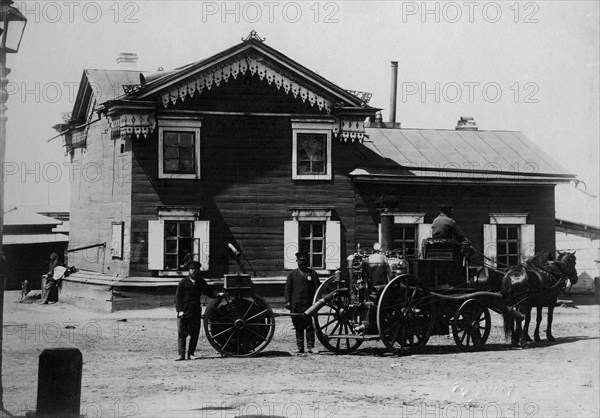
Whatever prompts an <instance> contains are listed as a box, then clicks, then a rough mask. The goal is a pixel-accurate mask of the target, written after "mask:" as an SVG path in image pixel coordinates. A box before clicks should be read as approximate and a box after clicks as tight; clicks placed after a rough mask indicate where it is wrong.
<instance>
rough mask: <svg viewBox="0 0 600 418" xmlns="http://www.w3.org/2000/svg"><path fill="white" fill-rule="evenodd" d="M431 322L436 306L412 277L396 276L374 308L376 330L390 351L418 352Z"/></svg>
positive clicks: (431, 325)
mask: <svg viewBox="0 0 600 418" xmlns="http://www.w3.org/2000/svg"><path fill="white" fill-rule="evenodd" d="M434 321H435V304H434V303H433V301H432V299H431V296H429V292H428V291H427V289H425V288H424V286H423V285H422V284H421V282H420V281H419V280H418V279H417V278H416V277H415V276H411V275H408V274H405V275H401V276H398V277H396V278H394V279H393V280H392V281H391V282H390V283H388V285H387V286H386V287H385V288H384V289H383V292H382V293H381V296H380V298H379V304H378V307H377V328H378V329H379V336H380V337H381V340H382V341H383V343H384V344H385V346H386V347H387V348H388V350H390V351H391V352H393V353H395V354H397V355H408V354H414V353H417V352H419V351H420V350H421V349H422V348H423V347H425V344H427V341H428V340H429V337H430V336H431V331H432V329H433V325H434Z"/></svg>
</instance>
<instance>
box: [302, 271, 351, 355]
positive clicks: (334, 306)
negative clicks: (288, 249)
mask: <svg viewBox="0 0 600 418" xmlns="http://www.w3.org/2000/svg"><path fill="white" fill-rule="evenodd" d="M340 288H341V289H342V290H341V291H339V292H338V293H336V294H335V296H334V297H333V298H332V299H331V300H330V301H329V302H327V303H326V304H325V305H324V306H322V307H321V308H320V309H319V310H318V311H317V312H316V313H315V314H314V315H313V324H314V327H315V334H316V335H317V338H318V339H319V341H320V342H321V344H323V347H325V348H326V349H327V350H329V351H333V352H334V353H338V354H345V353H350V352H352V351H354V350H356V349H357V348H358V347H359V346H360V345H361V344H362V342H363V341H362V340H361V339H358V338H356V336H358V335H359V334H358V333H357V332H355V331H354V327H355V326H356V322H355V321H354V322H353V321H351V320H352V319H353V318H352V315H351V312H350V310H349V305H350V293H349V291H348V289H347V287H346V285H345V283H344V282H341V283H338V282H337V281H336V277H330V278H329V279H327V280H325V282H323V284H321V286H319V288H318V289H317V292H316V293H315V298H314V300H313V303H316V302H317V301H318V300H319V299H321V298H322V297H323V296H324V295H328V294H331V292H334V291H336V290H338V289H340ZM344 289H345V290H344ZM354 319H356V318H354ZM347 336H352V337H351V338H344V337H347Z"/></svg>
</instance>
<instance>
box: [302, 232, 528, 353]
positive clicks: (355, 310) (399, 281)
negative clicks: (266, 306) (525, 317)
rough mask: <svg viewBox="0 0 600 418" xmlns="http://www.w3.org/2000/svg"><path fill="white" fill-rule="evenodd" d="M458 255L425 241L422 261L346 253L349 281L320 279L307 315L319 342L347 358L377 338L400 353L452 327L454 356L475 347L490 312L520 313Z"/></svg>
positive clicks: (451, 247) (454, 248)
mask: <svg viewBox="0 0 600 418" xmlns="http://www.w3.org/2000/svg"><path fill="white" fill-rule="evenodd" d="M464 250H465V249H464V248H461V247H460V246H459V245H458V244H456V243H451V242H440V241H438V242H435V241H430V242H429V243H427V245H426V246H425V248H424V251H423V258H417V257H406V256H404V255H403V254H399V253H397V252H396V253H394V252H393V251H392V252H388V253H387V254H383V253H378V252H375V253H373V254H364V253H356V254H353V255H351V256H350V257H348V264H349V266H348V269H349V274H348V277H347V278H342V277H332V278H329V279H328V280H326V281H325V282H324V283H323V284H322V285H321V287H320V288H319V289H318V291H317V295H316V296H315V304H314V305H313V307H312V308H311V309H309V311H307V313H308V314H310V315H313V316H314V322H315V330H316V333H317V337H318V338H319V341H321V343H322V344H323V345H324V346H325V347H326V348H327V349H328V350H331V351H334V352H336V353H348V352H351V351H354V350H356V349H357V348H358V347H359V346H360V345H361V344H362V343H363V341H369V340H381V341H383V343H384V344H385V346H386V347H387V348H388V349H389V350H390V351H391V352H393V353H395V354H398V355H406V354H413V353H416V352H418V351H419V350H421V349H422V348H423V347H424V346H425V345H426V344H427V341H428V340H429V337H430V336H432V335H447V334H448V333H449V331H450V329H451V330H452V335H453V337H454V341H455V342H456V345H457V346H458V348H459V349H460V350H462V351H474V350H477V349H480V348H481V347H482V346H483V345H484V344H485V342H486V341H487V338H488V336H489V333H490V329H491V318H490V310H492V311H495V312H497V313H500V314H502V313H503V312H511V313H512V314H515V315H518V314H517V313H515V311H513V310H512V309H510V308H508V307H506V306H505V305H504V304H503V299H502V296H501V295H500V293H499V281H490V280H489V277H488V275H487V274H486V273H487V271H488V270H487V269H484V268H482V269H478V270H477V271H476V272H475V271H474V270H473V269H470V268H469V264H468V257H467V256H466V252H465V251H464Z"/></svg>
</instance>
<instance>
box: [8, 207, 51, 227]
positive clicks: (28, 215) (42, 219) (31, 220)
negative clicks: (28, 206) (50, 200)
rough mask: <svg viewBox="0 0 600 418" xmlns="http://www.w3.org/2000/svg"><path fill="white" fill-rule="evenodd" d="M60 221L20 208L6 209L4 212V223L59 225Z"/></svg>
mask: <svg viewBox="0 0 600 418" xmlns="http://www.w3.org/2000/svg"><path fill="white" fill-rule="evenodd" d="M61 223H62V221H59V220H57V219H54V218H49V217H47V216H44V215H40V214H39V213H35V212H30V211H27V210H24V209H22V208H16V209H13V210H8V211H7V212H6V213H5V214H4V225H60V224H61Z"/></svg>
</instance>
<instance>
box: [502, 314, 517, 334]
mask: <svg viewBox="0 0 600 418" xmlns="http://www.w3.org/2000/svg"><path fill="white" fill-rule="evenodd" d="M502 319H503V321H504V338H505V339H506V340H509V339H512V335H513V332H514V329H515V317H514V316H513V315H511V314H510V313H509V312H508V309H504V310H503V311H502Z"/></svg>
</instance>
